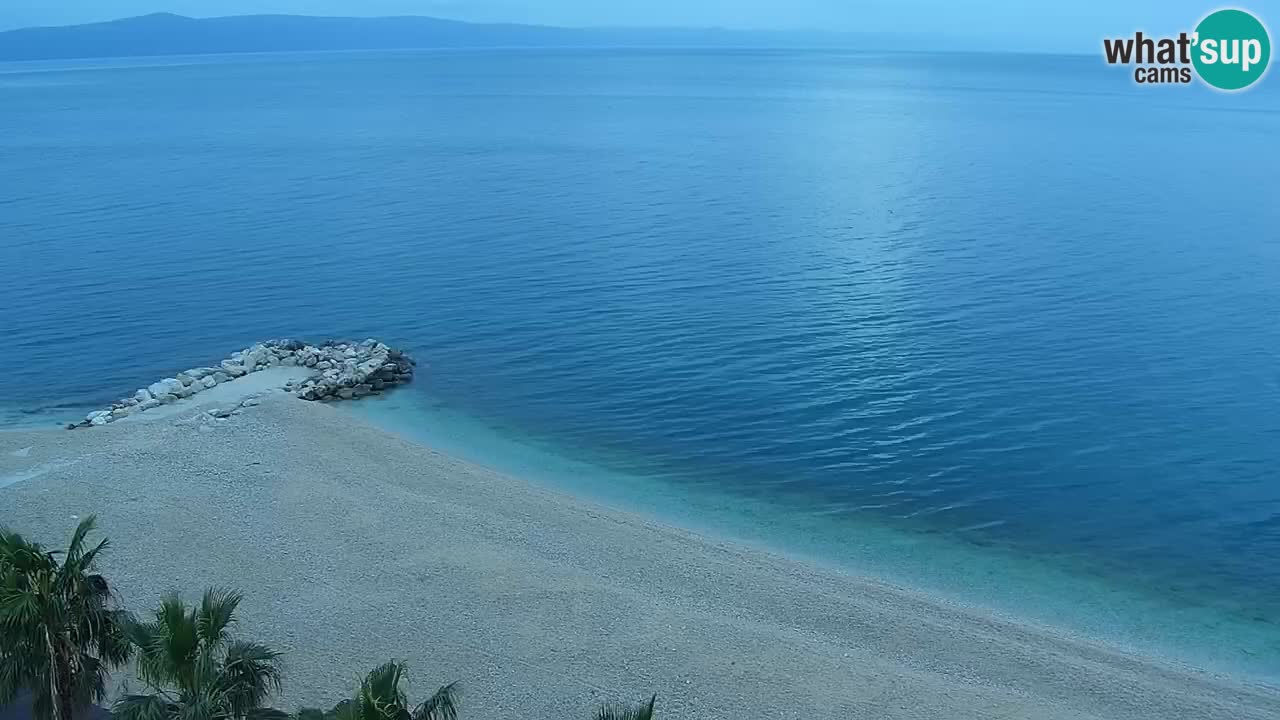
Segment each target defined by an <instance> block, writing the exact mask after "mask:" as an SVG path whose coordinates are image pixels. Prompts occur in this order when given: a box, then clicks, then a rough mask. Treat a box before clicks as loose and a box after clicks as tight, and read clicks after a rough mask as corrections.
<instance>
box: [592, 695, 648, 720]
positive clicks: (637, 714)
mask: <svg viewBox="0 0 1280 720" xmlns="http://www.w3.org/2000/svg"><path fill="white" fill-rule="evenodd" d="M657 701H658V696H657V695H656V694H655V695H652V696H650V698H649V702H647V703H643V704H641V705H637V706H635V707H622V706H618V705H614V706H606V707H602V708H600V709H599V710H597V711H596V720H653V705H654V703H656V702H657Z"/></svg>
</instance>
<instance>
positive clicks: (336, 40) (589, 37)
mask: <svg viewBox="0 0 1280 720" xmlns="http://www.w3.org/2000/svg"><path fill="white" fill-rule="evenodd" d="M482 47H488V48H493V47H637V48H638V47H668V48H670V47H688V48H698V47H718V48H726V47H742V48H747V47H749V48H844V49H858V50H889V49H896V50H926V49H933V50H939V49H960V48H947V47H943V46H941V45H940V43H939V42H938V41H937V40H936V39H934V38H926V37H923V36H915V35H885V34H860V33H834V32H818V31H813V32H794V31H747V30H724V29H716V28H702V29H698V28H565V27H550V26H541V25H517V24H481V23H469V22H461V21H457V20H445V19H440V18H432V17H380V18H353V17H311V16H301V15H244V16H234V17H217V18H190V17H184V16H182V15H174V14H170V13H157V14H153V15H143V16H140V17H132V18H125V19H122V20H112V21H109V22H101V23H92V24H87V25H68V26H63V27H34V28H23V29H20V30H10V31H7V32H0V61H14V60H55V59H64V58H65V59H72V58H91V57H146V56H157V55H203V54H221V53H260V52H300V51H323V50H395V49H424V48H482Z"/></svg>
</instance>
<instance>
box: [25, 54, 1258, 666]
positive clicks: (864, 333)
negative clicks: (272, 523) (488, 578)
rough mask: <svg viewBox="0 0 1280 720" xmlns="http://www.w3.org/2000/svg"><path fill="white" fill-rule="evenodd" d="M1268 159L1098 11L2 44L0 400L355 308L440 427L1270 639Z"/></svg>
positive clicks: (829, 551)
mask: <svg viewBox="0 0 1280 720" xmlns="http://www.w3.org/2000/svg"><path fill="white" fill-rule="evenodd" d="M1277 159H1280V81H1277V80H1276V78H1274V77H1272V78H1268V79H1264V80H1263V81H1262V83H1261V84H1260V85H1259V86H1258V87H1256V88H1254V89H1251V90H1248V91H1246V92H1243V93H1234V94H1232V93H1221V92H1217V91H1214V90H1212V89H1210V88H1208V87H1205V86H1203V85H1200V84H1195V85H1191V86H1184V85H1178V86H1142V85H1137V84H1135V83H1134V82H1133V80H1132V76H1131V75H1130V74H1129V73H1128V71H1126V70H1124V69H1122V68H1116V67H1111V66H1107V65H1106V64H1105V63H1104V62H1103V61H1102V59H1101V57H1100V56H1098V57H1093V56H1048V55H1044V56H1039V55H1012V54H906V53H903V54H885V53H855V52H834V51H830V52H828V51H781V50H768V51H756V50H745V49H744V50H726V49H717V50H671V49H662V50H656V49H655V50H642V49H635V50H620V49H613V50H610V49H590V50H588V49H540V50H528V49H489V50H449V51H411V52H410V51H405V52H355V53H314V54H281V55H227V56H201V57H179V58H156V59H143V60H130V59H117V60H82V61H71V62H42V63H8V64H0V327H2V328H3V331H2V332H0V338H2V339H3V352H0V388H2V390H0V425H3V426H4V427H6V428H9V429H14V428H19V427H32V426H39V427H53V426H55V425H56V424H59V423H63V422H66V421H68V420H77V419H80V418H81V417H82V416H83V414H84V412H86V411H87V410H89V409H93V408H96V407H101V406H102V405H103V404H105V403H108V402H109V401H111V400H112V399H114V398H117V397H120V396H123V395H128V394H131V393H132V392H133V390H134V389H135V388H138V387H140V386H145V385H147V384H148V383H150V382H153V381H154V380H156V379H158V378H161V377H165V376H171V375H173V374H174V373H175V372H176V371H179V370H182V369H184V368H187V367H191V366H199V365H205V364H209V363H211V362H216V361H217V360H219V359H221V358H223V357H225V356H226V355H227V354H229V353H230V352H231V351H232V350H235V349H238V348H241V347H244V346H246V345H248V344H250V343H252V342H254V341H257V340H262V339H267V338H276V337H298V338H304V339H308V340H313V341H318V340H323V339H326V338H331V337H332V338H354V339H362V338H365V337H376V338H379V339H382V340H385V341H387V342H389V343H392V344H396V345H400V346H402V347H405V348H406V349H408V350H410V351H411V352H412V353H414V355H415V356H416V357H417V358H418V359H419V363H420V365H419V369H420V372H419V374H418V377H417V379H416V380H415V382H414V383H413V384H412V385H411V386H408V387H407V388H405V389H401V390H397V391H395V392H392V393H390V394H387V395H384V396H381V397H378V398H373V399H369V400H364V401H359V402H354V403H347V404H344V405H341V406H336V407H340V408H341V409H342V411H344V412H350V413H353V414H355V415H358V416H361V417H364V418H366V419H368V420H370V421H373V422H375V423H378V424H381V425H383V426H384V427H387V428H389V429H392V430H394V431H396V432H399V433H402V434H404V435H406V436H408V437H411V438H414V439H417V440H420V441H422V442H425V443H428V444H431V445H433V446H435V447H437V448H440V449H441V450H443V451H445V452H449V453H452V454H455V455H458V456H461V457H464V458H468V459H471V460H474V461H476V462H478V463H481V464H484V465H488V466H491V467H494V468H497V469H499V470H501V471H504V472H509V473H512V474H515V475H519V476H521V477H526V478H529V479H530V480H532V481H535V482H539V483H545V484H547V485H549V486H552V487H555V488H558V489H562V490H564V491H566V492H569V493H573V494H577V495H581V496H583V497H587V498H589V499H591V500H592V501H595V502H600V503H604V504H607V505H611V506H616V507H621V508H624V509H628V510H631V511H633V512H638V513H641V514H644V515H646V516H649V517H653V518H656V519H658V520H660V521H662V522H666V523H670V524H673V525H678V526H682V527H686V528H689V529H692V530H694V531H695V532H701V533H707V534H711V535H713V536H716V537H723V538H729V539H731V540H733V541H736V542H741V543H745V544H748V545H752V546H757V547H761V548H765V549H768V550H770V551H773V552H777V553H781V554H785V555H789V556H794V557H797V558H800V559H803V560H805V561H807V562H814V563H820V564H824V565H830V566H832V567H837V568H840V569H842V570H845V571H848V572H851V573H855V574H858V575H863V576H868V577H873V578H877V579H880V580H883V581H885V582H889V583H894V584H899V585H902V586H905V587H908V588H913V589H918V590H920V591H923V592H928V593H931V594H934V595H936V596H938V597H940V598H943V599H944V600H945V601H947V602H955V603H960V604H965V605H971V606H974V607H977V608H983V609H985V610H987V611H990V612H994V613H997V614H1000V615H1002V616H1008V617H1011V618H1015V619H1018V620H1020V621H1024V622H1030V623H1033V624H1043V625H1046V626H1051V627H1053V628H1057V629H1059V630H1061V631H1062V632H1067V633H1071V634H1077V635H1079V636H1080V637H1082V638H1092V639H1098V640H1102V641H1105V642H1109V643H1113V644H1116V645H1119V646H1121V647H1122V648H1125V649H1129V650H1133V651H1135V652H1142V653H1151V654H1157V655H1160V656H1162V657H1165V658H1168V659H1170V660H1172V661H1175V662H1180V663H1188V664H1191V665H1194V666H1197V667H1201V668H1205V669H1207V670H1209V671H1211V672H1221V673H1229V674H1233V675H1237V676H1240V677H1247V678H1251V679H1256V680H1259V681H1262V682H1269V683H1280V560H1278V558H1280V176H1278V175H1277V171H1276V161H1277ZM0 442H2V436H0ZM3 501H4V499H3V496H2V495H0V502H3Z"/></svg>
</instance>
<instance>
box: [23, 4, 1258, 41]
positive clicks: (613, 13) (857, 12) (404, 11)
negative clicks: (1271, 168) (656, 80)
mask: <svg viewBox="0 0 1280 720" xmlns="http://www.w3.org/2000/svg"><path fill="white" fill-rule="evenodd" d="M1223 5H1227V6H1230V5H1232V3H1221V4H1220V3H1215V2H1204V1H1203V0H1202V1H1201V2H1195V1H1193V0H1067V1H1063V0H1048V1H1047V2H1046V1H1043V0H967V1H966V0H869V1H865V0H0V29H10V28H15V27H22V26H27V25H64V24H71V23H81V22H93V21H98V20H108V19H113V18H118V17H124V16H129V15H141V14H145V13H150V12H159V11H167V12H174V13H180V14H183V15H191V16H196V17H207V16H215V15H243V14H250V13H293V14H305V15H434V16H437V17H448V18H456V19H459V20H475V21H507V22H524V23H539V24H552V25H576V26H583V25H631V26H634V25H648V26H655V25H657V26H721V27H733V28H750V29H796V30H800V29H826V30H842V31H864V32H889V31H893V32H913V33H921V34H926V35H933V34H942V35H949V36H955V35H957V34H959V35H965V36H968V37H974V38H984V39H985V38H989V39H990V41H991V42H992V43H993V44H996V45H1000V46H1004V47H1001V48H993V49H1011V48H1012V49H1032V48H1034V47H1037V46H1043V48H1044V49H1045V50H1050V51H1060V50H1068V51H1069V50H1092V49H1093V48H1095V47H1097V46H1098V43H1099V41H1100V39H1101V38H1102V37H1104V36H1113V35H1121V34H1125V33H1131V32H1133V31H1134V30H1137V29H1146V30H1147V31H1149V32H1175V31H1177V30H1183V29H1185V30H1190V29H1191V28H1192V27H1193V26H1194V24H1195V21H1196V20H1198V19H1199V18H1200V17H1202V16H1204V15H1205V14H1207V13H1208V12H1209V11H1211V10H1214V9H1216V8H1218V7H1222V6H1223ZM1237 6H1238V7H1242V8H1244V9H1246V10H1250V11H1252V12H1254V13H1255V14H1257V15H1259V16H1261V17H1262V18H1263V20H1264V22H1268V21H1275V22H1280V0H1252V1H1250V2H1244V1H1242V2H1240V3H1239V4H1238V5H1237ZM1268 27H1269V28H1271V33H1272V36H1273V39H1274V38H1275V36H1276V35H1277V32H1276V26H1275V25H1274V24H1273V23H1272V22H1268Z"/></svg>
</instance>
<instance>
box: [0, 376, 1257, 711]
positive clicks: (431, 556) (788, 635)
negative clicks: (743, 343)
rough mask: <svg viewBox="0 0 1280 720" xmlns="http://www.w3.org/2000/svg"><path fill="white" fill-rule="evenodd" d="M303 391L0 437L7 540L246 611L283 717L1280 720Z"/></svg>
mask: <svg viewBox="0 0 1280 720" xmlns="http://www.w3.org/2000/svg"><path fill="white" fill-rule="evenodd" d="M288 372H289V370H286V369H285V368H283V367H281V368H276V369H272V370H269V371H266V372H259V373H256V374H255V375H248V374H246V375H245V376H244V377H240V378H235V379H231V380H229V381H227V382H225V383H220V384H219V385H218V387H217V388H216V393H215V392H214V390H211V391H210V392H209V393H208V394H201V395H197V396H193V397H191V398H187V399H182V400H179V401H177V402H174V403H171V404H168V405H166V407H165V408H164V411H163V412H155V413H144V414H141V415H139V416H137V417H130V418H128V422H113V423H111V424H109V425H103V426H99V427H89V428H84V429H78V430H76V431H74V432H67V431H64V430H48V431H44V430H40V431H13V432H4V433H0V525H4V526H7V527H10V528H13V529H16V530H19V531H21V532H23V533H25V534H28V535H31V536H33V537H35V538H37V539H39V540H41V541H43V542H45V543H46V544H48V545H50V546H57V545H59V544H61V543H62V542H63V541H64V540H65V537H66V536H67V534H68V533H69V532H70V530H71V529H72V528H73V527H74V526H75V524H76V522H77V521H78V518H81V517H83V516H85V515H87V514H96V515H98V518H99V527H100V528H101V529H102V532H103V533H104V534H105V535H107V536H109V537H110V538H111V540H112V548H111V550H110V552H109V553H108V554H107V555H106V557H105V559H104V570H105V571H106V573H107V574H108V576H109V577H110V578H111V579H112V582H113V583H114V585H115V586H116V587H117V589H118V590H119V592H120V593H121V596H122V597H123V599H124V600H125V602H126V603H127V605H128V606H129V608H130V609H132V610H134V611H135V612H147V611H148V610H149V608H151V607H152V606H154V604H155V603H156V602H157V601H158V600H159V598H160V597H161V596H162V595H163V594H164V593H166V592H169V591H172V590H178V591H180V592H183V593H185V594H186V595H187V596H188V597H191V598H194V597H196V596H197V595H198V593H199V592H201V591H202V590H203V589H204V588H205V587H206V586H224V587H232V588H236V589H238V590H240V591H242V592H243V593H244V594H245V596H246V600H245V604H244V606H243V609H242V612H241V616H242V619H243V624H242V628H241V630H242V632H243V633H244V634H246V635H251V636H253V637H254V638H255V639H259V640H261V641H262V642H265V643H267V644H269V645H271V646H273V647H277V648H280V649H283V650H284V651H286V653H287V654H286V656H285V673H286V675H285V683H284V693H283V695H282V696H280V697H279V698H277V700H276V704H277V705H278V706H280V707H282V708H289V709H291V708H294V707H297V706H298V705H300V704H307V705H317V706H327V705H329V704H332V703H333V702H336V701H337V700H339V699H341V698H342V697H344V696H346V695H347V694H348V693H349V692H350V691H351V689H352V688H353V687H354V683H355V680H356V678H357V677H358V676H359V675H360V674H361V673H362V672H364V671H365V670H367V669H368V668H370V667H372V666H373V665H375V664H377V663H379V662H382V661H385V660H387V659H390V658H400V659H404V660H407V661H408V663H409V666H410V680H411V683H412V685H411V696H415V695H421V694H423V693H426V692H429V691H430V690H431V689H433V688H434V687H436V686H438V685H440V684H443V683H445V682H450V681H455V680H456V681H459V682H460V683H461V687H462V688H463V705H462V714H463V717H470V718H512V719H514V718H527V717H531V716H533V717H589V716H590V713H591V711H592V709H593V708H594V707H595V706H596V705H597V704H599V703H600V702H605V701H613V700H621V701H635V700H639V699H641V698H644V697H647V696H648V695H649V694H650V693H657V695H658V708H659V716H660V717H664V718H695V717H696V718H740V717H747V716H750V717H761V718H890V719H906V718H949V719H956V718H974V719H977V718H983V719H987V718H1045V719H1048V718H1055V719H1056V718H1061V719H1063V720H1066V719H1068V718H1069V719H1071V720H1084V719H1097V720H1125V719H1128V718H1152V719H1155V718H1159V719H1161V720H1164V719H1167V718H1179V719H1185V720H1192V719H1198V718H1204V719H1209V718H1214V719H1221V720H1242V719H1248V718H1258V719H1261V718H1272V717H1277V716H1280V691H1277V690H1276V689H1275V688H1273V687H1269V686H1264V685H1253V684H1247V683H1244V682H1241V681H1238V680H1236V679H1232V678H1228V677H1223V676H1218V675H1212V674H1209V673H1205V672H1201V671H1198V670H1196V669H1194V668H1191V667H1187V666H1184V665H1179V664H1177V663H1174V662H1172V661H1168V660H1166V659H1162V658H1158V657H1150V656H1143V655H1137V654H1134V653H1132V652H1127V651H1125V650H1122V649H1120V648H1115V647H1110V646H1108V645H1106V644H1104V643H1101V642H1096V641H1093V640H1090V639H1088V638H1082V637H1077V636H1073V635H1071V634H1069V633H1066V632H1059V631H1057V630H1055V629H1053V628H1047V627H1042V626H1035V625H1029V624H1021V623H1018V622H1015V621H1012V620H1009V619H1007V618H1003V617H998V616H996V615H993V614H990V613H985V612H983V611H982V610H980V609H976V608H971V607H964V606H958V605H955V604H951V603H949V602H947V601H944V600H942V599H940V598H936V597H932V596H930V595H928V594H924V593H921V592H917V591H914V590H912V589H910V588H904V587H898V586H894V585H890V584H886V583H883V582H880V581H878V580H876V579H874V578H868V577H861V576H858V575H855V574H849V573H843V572H839V571H836V570H832V569H829V568H822V567H817V566H811V565H808V564H805V563H803V562H800V561H797V560H794V559H790V558H786V557H783V556H780V555H775V554H772V553H770V552H768V551H766V550H762V549H757V548H748V547H744V546H740V545H736V544H734V543H733V542H730V541H727V540H724V539H720V538H716V537H711V536H706V535H700V534H696V533H693V532H689V531H686V530H682V529H680V528H676V527H670V526H665V525H662V524H659V523H656V522H654V521H652V520H649V519H645V518H643V517H640V516H638V515H632V514H629V513H628V512H625V511H622V510H619V509H615V508H609V507H604V506H601V505H598V504H593V503H591V502H586V501H584V500H581V499H578V498H575V497H572V496H569V495H566V494H563V493H560V492H556V491H553V490H551V489H548V488H545V487H543V486H540V485H538V484H534V483H531V482H527V481H525V480H522V479H521V478H518V477H512V476H509V475H503V474H500V473H497V472H494V471H491V470H488V469H486V468H484V467H481V466H478V465H474V464H469V463H466V462H464V461H461V460H459V459H456V458H453V457H450V456H447V455H444V454H441V453H439V452H437V451H434V450H433V449H431V448H429V447H426V446H423V445H420V444H417V443H414V442H411V441H409V440H407V439H405V438H402V437H400V436H398V435H396V434H394V433H390V432H387V431H384V430H381V429H378V428H375V427H372V426H370V425H367V424H365V423H363V422H362V421H360V420H359V419H356V418H353V417H351V416H350V415H349V414H344V413H340V412H338V411H337V410H335V409H334V408H332V407H329V406H327V405H325V404H322V403H313V402H306V401H304V400H302V399H300V398H298V397H296V396H295V395H294V394H291V393H287V392H284V391H280V390H272V389H271V388H270V387H269V386H268V385H269V384H268V383H265V382H264V378H270V379H273V380H281V379H285V378H284V374H287V373H288ZM273 373H274V374H273ZM255 376H256V377H255ZM211 402H216V403H217V405H218V407H213V406H211ZM227 407H234V410H233V411H229V412H222V410H224V409H225V408H227ZM215 411H216V412H215ZM531 708H533V709H536V711H532V712H531V710H530V709H531Z"/></svg>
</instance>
